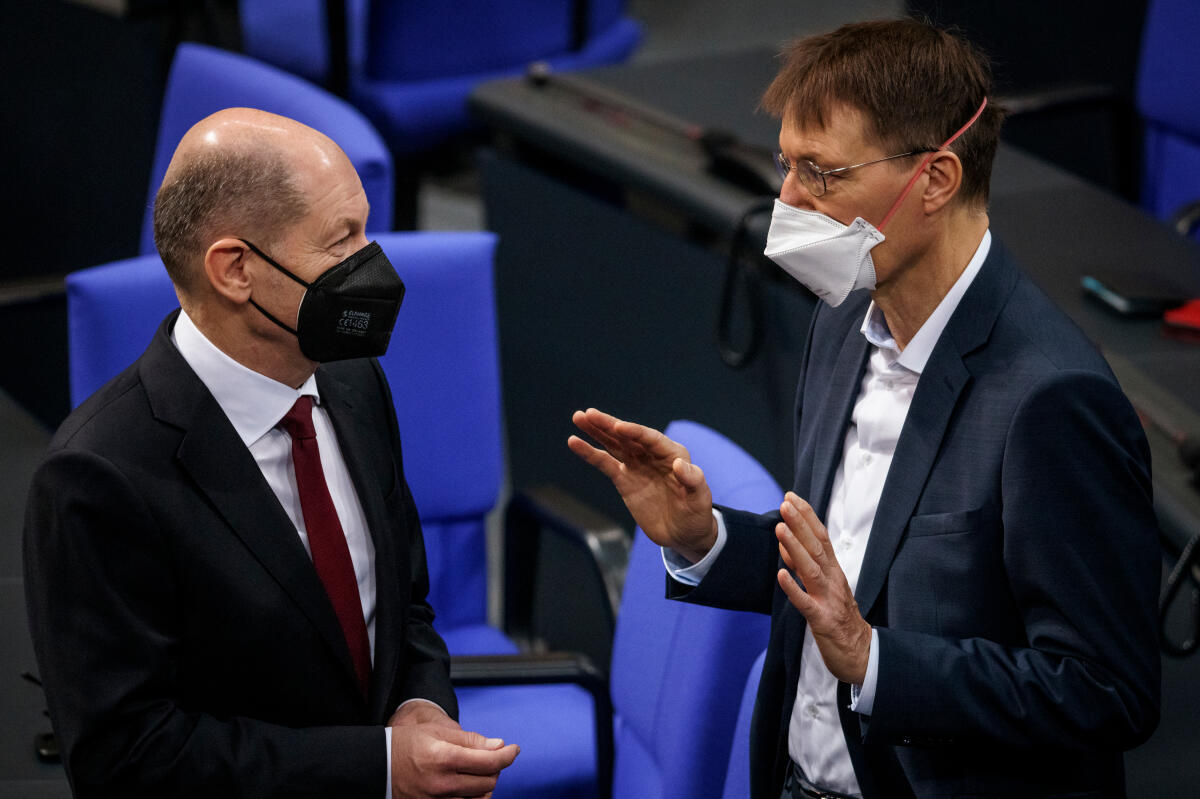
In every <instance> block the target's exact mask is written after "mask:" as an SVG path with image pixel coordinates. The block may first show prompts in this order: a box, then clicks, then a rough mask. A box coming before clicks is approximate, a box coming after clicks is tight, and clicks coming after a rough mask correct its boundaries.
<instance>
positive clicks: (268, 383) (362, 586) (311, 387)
mask: <svg viewBox="0 0 1200 799" xmlns="http://www.w3.org/2000/svg"><path fill="white" fill-rule="evenodd" d="M171 341H172V342H173V343H174V344H175V347H176V349H178V350H179V354H180V355H182V356H183V359H184V360H185V361H187V363H188V366H190V367H192V371H194V372H195V373H196V375H197V376H198V377H199V378H200V381H201V382H202V383H204V385H205V387H206V388H207V389H208V390H209V392H210V393H211V394H212V395H213V398H214V399H216V401H217V404H218V405H220V406H221V410H222V411H224V412H225V415H226V416H227V417H228V418H229V421H230V423H231V424H232V425H233V429H234V430H235V431H237V434H238V436H239V437H240V438H241V439H242V441H243V443H245V445H246V446H247V448H249V450H250V454H251V455H252V456H254V461H255V463H257V464H258V468H259V469H261V470H262V474H263V477H264V478H266V481H267V485H269V486H270V487H271V490H272V491H273V492H274V493H275V496H276V497H278V498H279V504H280V505H282V506H283V509H284V511H285V512H286V513H287V515H288V518H289V519H291V521H292V524H293V525H294V526H295V528H296V534H297V535H298V536H300V542H301V543H302V544H303V545H304V549H305V551H306V552H308V554H309V557H312V550H311V549H310V548H309V544H308V533H307V532H306V531H305V527H304V512H303V511H302V509H301V507H300V496H299V493H298V492H297V490H296V470H295V468H294V467H293V465H292V439H291V436H289V435H288V434H287V433H285V432H284V431H283V430H281V429H279V428H278V427H276V425H277V424H278V423H279V420H280V419H282V418H283V417H284V414H286V413H287V412H288V411H289V410H291V407H292V405H294V404H295V403H296V400H297V399H299V398H300V397H301V396H304V395H308V396H310V397H312V398H313V409H312V420H313V427H314V428H315V429H316V433H317V448H318V449H319V450H320V452H321V470H322V471H323V472H324V473H325V482H326V483H327V484H328V486H329V495H330V497H331V498H332V499H333V507H334V509H335V510H336V511H337V516H338V521H339V522H341V525H342V532H343V533H345V535H346V544H347V546H348V547H349V548H350V562H351V563H352V564H353V565H354V578H355V580H356V581H357V582H358V599H359V601H360V602H361V603H362V610H363V619H364V620H365V621H366V623H367V641H368V643H369V645H370V650H371V662H372V663H374V661H375V543H374V541H372V540H371V535H370V532H369V531H368V529H367V520H366V516H365V515H364V514H363V509H362V504H361V503H360V502H359V500H358V493H357V492H356V490H355V488H354V483H353V481H352V480H351V479H350V473H349V471H348V470H347V469H346V461H345V459H344V458H343V457H342V449H341V447H340V446H339V445H338V440H337V435H336V434H335V433H334V430H333V424H332V422H331V421H330V419H329V414H328V413H326V411H325V409H324V408H323V407H321V394H320V392H319V391H318V390H317V380H316V376H315V375H310V376H309V378H308V380H306V381H304V384H303V385H302V386H300V388H292V387H291V386H288V385H284V384H283V383H280V382H277V381H275V380H272V379H271V378H269V377H267V376H265V375H261V374H259V373H258V372H255V371H253V370H252V369H248V368H246V367H245V366H243V365H242V364H240V363H238V362H237V361H235V360H234V359H233V358H230V357H229V356H228V355H226V354H225V353H224V352H222V351H221V350H219V349H218V348H217V347H216V345H214V344H213V343H212V342H211V341H209V340H208V339H207V338H205V337H204V334H203V333H201V332H200V330H199V329H198V328H197V327H196V325H195V323H194V322H192V320H191V319H189V318H188V315H187V314H186V313H185V312H183V311H180V312H179V318H178V319H177V320H176V321H175V329H174V330H173V331H172V332H171ZM414 701H422V702H424V701H428V700H424V699H410V700H408V702H414ZM408 702H405V703H403V704H407V703H408ZM391 744H392V730H391V728H390V727H386V728H384V745H385V746H386V747H387V770H388V779H387V793H386V799H391V795H392V780H391V772H392V746H391Z"/></svg>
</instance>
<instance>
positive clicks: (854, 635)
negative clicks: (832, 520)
mask: <svg viewBox="0 0 1200 799" xmlns="http://www.w3.org/2000/svg"><path fill="white" fill-rule="evenodd" d="M779 511H780V513H781V514H782V515H783V521H782V522H781V523H780V524H778V525H776V527H775V537H776V538H778V539H779V554H780V555H781V556H783V562H784V563H785V564H787V567H788V568H787V569H780V570H779V574H778V578H779V585H780V587H781V588H783V592H784V593H785V594H787V598H788V599H789V600H790V601H791V603H792V604H793V605H795V607H796V609H797V610H799V611H800V612H801V613H802V614H803V615H804V618H805V619H806V620H807V621H808V627H809V629H811V630H812V633H813V637H814V638H815V639H816V641H817V648H818V649H819V650H820V651H821V657H822V658H823V659H824V661H825V666H826V667H827V668H828V669H829V670H830V671H831V672H833V676H835V677H837V678H838V679H839V680H841V681H842V682H846V683H851V684H853V685H862V683H863V680H864V679H865V678H866V676H867V661H868V659H869V657H870V654H871V625H870V624H867V620H866V619H864V618H863V617H862V614H861V613H859V611H858V603H857V602H855V601H854V592H853V591H851V590H850V584H849V583H848V582H847V581H846V575H845V573H844V572H843V571H842V567H841V566H840V565H838V562H837V558H836V557H835V556H834V554H833V546H832V544H830V542H829V533H828V531H826V529H825V525H823V524H821V520H820V519H818V518H817V514H816V512H815V511H813V509H812V507H811V506H810V505H809V504H808V503H807V502H805V501H804V500H802V499H800V497H798V496H796V495H795V494H793V493H792V492H791V491H789V492H788V493H787V495H786V496H785V497H784V499H783V504H782V505H780V506H779ZM789 570H790V571H789ZM793 572H794V573H795V577H793V576H792V574H793ZM796 577H799V578H800V581H801V582H802V583H803V585H804V587H803V588H801V587H800V585H799V584H797V582H796Z"/></svg>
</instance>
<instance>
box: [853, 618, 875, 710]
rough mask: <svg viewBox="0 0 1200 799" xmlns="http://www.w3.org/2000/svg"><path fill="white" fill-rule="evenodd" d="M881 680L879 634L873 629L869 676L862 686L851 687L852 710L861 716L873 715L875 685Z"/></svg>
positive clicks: (868, 668) (868, 660)
mask: <svg viewBox="0 0 1200 799" xmlns="http://www.w3.org/2000/svg"><path fill="white" fill-rule="evenodd" d="M878 678H879V634H878V633H877V632H875V628H874V627H872V628H871V653H870V654H869V655H867V675H866V676H865V677H863V684H862V685H851V686H850V709H851V710H853V711H854V712H855V713H858V714H859V715H860V716H869V715H871V710H872V708H874V707H875V683H876V681H877V680H878Z"/></svg>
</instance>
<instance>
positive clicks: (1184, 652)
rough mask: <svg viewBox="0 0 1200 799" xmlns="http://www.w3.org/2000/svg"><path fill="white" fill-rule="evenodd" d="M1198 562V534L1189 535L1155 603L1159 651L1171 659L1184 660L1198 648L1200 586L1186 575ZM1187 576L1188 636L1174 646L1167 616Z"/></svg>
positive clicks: (1199, 552) (1199, 538)
mask: <svg viewBox="0 0 1200 799" xmlns="http://www.w3.org/2000/svg"><path fill="white" fill-rule="evenodd" d="M1198 563H1200V533H1197V534H1196V535H1194V536H1192V538H1191V540H1189V541H1188V542H1187V544H1185V545H1184V547H1183V551H1182V552H1180V553H1179V559H1178V560H1176V561H1175V566H1174V567H1172V569H1171V573H1170V575H1168V576H1167V582H1166V585H1164V586H1163V590H1162V594H1161V595H1160V597H1159V600H1158V623H1159V635H1160V640H1161V644H1162V650H1163V651H1164V652H1166V653H1167V654H1168V655H1172V656H1174V657H1186V656H1188V655H1190V654H1192V653H1193V652H1195V651H1196V648H1197V647H1198V646H1200V585H1198V584H1197V583H1196V580H1195V576H1194V575H1190V574H1189V572H1190V571H1191V570H1192V569H1193V568H1194V567H1195V566H1196V565H1197V564H1198ZM1188 577H1191V584H1192V601H1191V614H1190V616H1191V618H1190V619H1189V622H1190V625H1191V630H1190V634H1191V637H1190V638H1184V639H1183V640H1182V641H1179V642H1178V643H1177V642H1175V641H1173V640H1171V636H1170V635H1169V634H1168V632H1167V615H1168V614H1169V613H1170V610H1171V605H1172V603H1174V601H1175V596H1176V595H1177V594H1178V593H1179V589H1180V588H1182V587H1183V583H1184V581H1185V578H1188Z"/></svg>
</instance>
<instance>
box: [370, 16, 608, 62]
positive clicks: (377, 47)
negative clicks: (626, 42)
mask: <svg viewBox="0 0 1200 799" xmlns="http://www.w3.org/2000/svg"><path fill="white" fill-rule="evenodd" d="M369 5H370V9H369V11H368V14H367V58H366V75H367V77H369V78H371V79H374V80H388V81H417V80H429V79H433V78H448V77H453V76H456V75H470V74H477V73H488V72H494V71H496V70H504V69H510V68H513V67H523V66H524V65H526V64H528V63H529V62H531V61H536V60H538V59H544V58H551V57H553V56H557V55H562V54H565V53H567V52H568V51H569V50H570V48H571V45H572V40H571V39H572V32H573V17H572V13H573V11H574V6H575V3H574V2H572V0H520V1H519V2H495V0H474V2H471V1H470V0H468V1H467V2H459V3H456V4H455V10H454V13H453V14H448V13H446V4H445V2H443V0H408V1H407V2H404V3H394V2H372V3H370V4H369ZM587 5H588V20H589V21H588V30H589V31H590V32H592V34H596V33H599V32H601V31H604V30H606V29H607V28H608V27H609V26H610V25H612V24H613V23H614V22H616V21H617V20H618V19H619V18H620V16H621V11H622V6H623V2H621V0H595V1H594V2H590V3H588V4H587Z"/></svg>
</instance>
